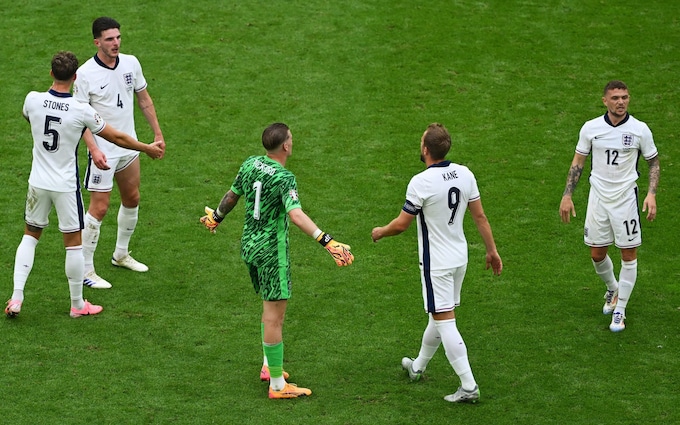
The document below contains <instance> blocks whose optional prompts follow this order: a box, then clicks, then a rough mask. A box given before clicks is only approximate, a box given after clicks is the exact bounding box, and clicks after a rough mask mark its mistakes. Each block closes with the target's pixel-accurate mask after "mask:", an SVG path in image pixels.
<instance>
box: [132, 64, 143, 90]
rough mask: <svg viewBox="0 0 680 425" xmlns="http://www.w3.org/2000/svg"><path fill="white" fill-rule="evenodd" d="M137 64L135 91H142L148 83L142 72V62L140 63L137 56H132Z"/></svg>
mask: <svg viewBox="0 0 680 425" xmlns="http://www.w3.org/2000/svg"><path fill="white" fill-rule="evenodd" d="M132 58H133V60H134V62H135V65H134V73H135V77H134V78H135V80H134V84H135V92H140V91H142V90H144V89H146V86H147V83H146V78H144V73H143V72H142V64H141V63H139V60H138V59H137V58H136V57H134V56H133V57H132Z"/></svg>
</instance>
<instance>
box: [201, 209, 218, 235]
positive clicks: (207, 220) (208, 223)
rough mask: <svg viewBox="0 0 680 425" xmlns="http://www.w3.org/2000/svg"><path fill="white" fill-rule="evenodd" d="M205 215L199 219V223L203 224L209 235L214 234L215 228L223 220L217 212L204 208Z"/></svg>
mask: <svg viewBox="0 0 680 425" xmlns="http://www.w3.org/2000/svg"><path fill="white" fill-rule="evenodd" d="M205 214H206V215H204V216H203V217H201V223H203V224H204V225H205V227H207V228H208V230H210V232H211V233H215V232H216V229H217V226H219V224H220V223H221V222H222V220H224V217H220V216H219V214H217V211H215V210H213V209H212V208H210V207H205Z"/></svg>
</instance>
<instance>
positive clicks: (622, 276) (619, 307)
mask: <svg viewBox="0 0 680 425" xmlns="http://www.w3.org/2000/svg"><path fill="white" fill-rule="evenodd" d="M636 280H637V259H635V260H633V261H623V260H622V261H621V272H620V273H619V301H618V302H617V303H616V309H615V310H614V312H615V313H621V314H623V315H624V316H625V315H626V306H627V305H628V299H629V298H630V294H631V293H632V292H633V288H634V287H635V281H636Z"/></svg>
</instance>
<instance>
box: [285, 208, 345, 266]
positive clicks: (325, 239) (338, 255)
mask: <svg viewBox="0 0 680 425" xmlns="http://www.w3.org/2000/svg"><path fill="white" fill-rule="evenodd" d="M288 216H289V217H290V221H291V222H292V223H293V224H294V225H296V226H297V227H298V228H300V230H302V232H303V233H305V234H306V235H308V236H311V237H313V238H314V239H316V241H317V242H319V243H320V244H321V246H323V247H324V248H326V251H328V253H329V254H330V255H331V257H333V260H335V264H337V265H338V266H349V265H350V264H352V262H353V261H354V255H353V254H352V251H351V247H350V246H349V245H346V244H344V243H341V242H338V241H336V240H335V239H333V237H332V236H331V235H329V234H328V233H324V232H322V231H321V229H319V228H318V227H317V225H316V224H315V223H314V222H313V221H312V219H311V218H309V216H307V214H305V212H304V211H302V208H293V209H292V210H290V211H289V212H288Z"/></svg>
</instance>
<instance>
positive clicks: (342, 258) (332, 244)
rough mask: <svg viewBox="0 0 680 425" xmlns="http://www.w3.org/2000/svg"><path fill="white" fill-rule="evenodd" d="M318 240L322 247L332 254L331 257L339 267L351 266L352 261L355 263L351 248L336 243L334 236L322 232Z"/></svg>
mask: <svg viewBox="0 0 680 425" xmlns="http://www.w3.org/2000/svg"><path fill="white" fill-rule="evenodd" d="M316 240H317V241H318V242H319V243H320V244H321V246H323V247H324V248H326V251H328V253H329V254H331V257H333V260H335V264H337V265H338V266H339V267H342V266H349V265H350V264H352V261H354V255H352V252H351V251H350V249H351V248H350V246H349V245H346V244H344V243H340V242H338V241H336V240H335V239H333V236H331V235H329V234H328V233H323V232H322V233H321V234H320V235H319V237H317V238H316Z"/></svg>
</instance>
